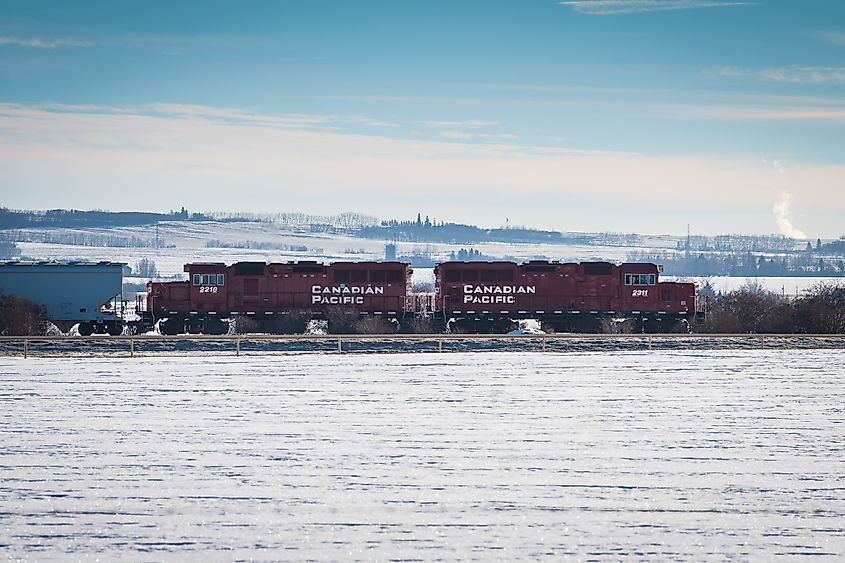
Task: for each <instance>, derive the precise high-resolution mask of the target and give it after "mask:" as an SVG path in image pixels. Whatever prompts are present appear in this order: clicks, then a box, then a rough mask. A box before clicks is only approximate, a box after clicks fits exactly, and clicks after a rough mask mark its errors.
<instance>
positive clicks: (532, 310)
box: [434, 261, 696, 332]
mask: <svg viewBox="0 0 845 563" xmlns="http://www.w3.org/2000/svg"><path fill="white" fill-rule="evenodd" d="M434 272H435V274H434V275H435V287H436V289H437V293H436V299H435V308H436V309H437V310H438V311H439V312H441V314H442V316H443V317H444V318H447V319H453V320H454V322H456V323H457V325H458V326H462V325H463V326H464V327H466V330H471V331H473V332H475V331H479V330H483V331H484V332H501V331H503V330H506V329H507V328H508V327H509V326H511V325H512V322H513V320H515V319H528V318H532V319H538V320H540V321H542V322H543V324H545V325H546V326H549V327H550V328H553V329H554V330H557V331H578V332H595V331H596V330H598V328H599V322H600V320H602V319H606V318H608V319H613V318H626V319H630V320H632V321H633V322H634V324H635V327H634V330H636V331H640V330H646V331H648V332H662V331H666V330H676V329H678V328H679V327H677V326H676V324H677V323H679V322H680V323H682V324H683V323H686V322H687V321H689V320H691V319H692V318H693V317H695V315H696V295H695V284H692V283H675V282H660V281H659V276H660V268H658V266H656V265H654V264H622V265H620V266H616V265H614V264H611V263H610V262H582V263H580V264H576V263H558V262H547V261H531V262H527V263H525V264H515V263H513V262H446V263H443V264H440V265H438V266H437V267H436V268H435V269H434Z"/></svg>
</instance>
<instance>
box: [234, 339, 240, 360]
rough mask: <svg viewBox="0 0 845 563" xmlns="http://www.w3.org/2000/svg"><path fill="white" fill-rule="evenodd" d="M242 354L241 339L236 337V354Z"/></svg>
mask: <svg viewBox="0 0 845 563" xmlns="http://www.w3.org/2000/svg"><path fill="white" fill-rule="evenodd" d="M240 355H241V339H240V338H235V356H240Z"/></svg>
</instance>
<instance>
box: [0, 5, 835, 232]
mask: <svg viewBox="0 0 845 563" xmlns="http://www.w3.org/2000/svg"><path fill="white" fill-rule="evenodd" d="M844 93H845V4H843V3H840V2H837V1H833V0H829V1H828V0H824V1H823V0H804V1H802V2H790V1H785V0H758V1H749V2H740V1H736V2H733V1H716V0H713V1H708V0H604V1H577V2H560V1H545V0H521V1H516V0H514V1H485V2H457V1H449V2H447V1H443V2H438V1H428V2H400V1H361V2H353V1H350V0H345V1H331V0H329V1H323V2H313V1H293V0H288V1H278V2H238V3H234V2H143V3H132V4H129V3H116V2H73V3H71V2H37V1H34V2H19V3H10V2H5V3H3V4H2V5H0V149H2V150H0V169H2V170H3V171H4V174H3V177H2V178H0V181H2V185H3V194H4V197H3V199H4V200H5V201H4V202H3V205H6V206H9V207H15V208H42V209H43V208H51V207H77V208H92V207H97V208H106V209H134V208H147V209H164V210H166V209H171V208H178V207H180V206H182V205H184V206H186V207H188V208H189V209H196V210H232V209H238V210H244V211H267V212H273V211H306V212H312V213H335V212H340V211H346V210H352V211H358V212H362V213H367V214H372V215H376V216H380V217H392V216H399V217H415V216H416V213H417V212H418V211H421V212H422V213H423V214H424V215H425V214H428V215H431V216H432V217H437V218H442V219H445V220H453V221H460V222H475V223H479V224H483V225H490V226H497V225H501V224H504V223H505V220H506V218H507V220H508V221H509V222H510V224H525V225H533V226H540V227H548V228H554V229H561V230H610V231H639V232H684V231H685V230H686V225H687V224H688V223H689V224H691V225H692V228H693V230H694V231H696V232H704V233H719V232H758V233H769V232H782V233H784V234H789V235H794V236H800V235H801V234H805V235H806V236H809V237H816V236H821V237H834V236H839V235H841V234H845V226H843V224H842V220H841V216H842V212H843V210H845V193H843V191H845V190H843V188H845V151H843V149H842V147H843V146H845V135H843V132H845V97H843V94H844Z"/></svg>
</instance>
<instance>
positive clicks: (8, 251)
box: [0, 234, 21, 260]
mask: <svg viewBox="0 0 845 563" xmlns="http://www.w3.org/2000/svg"><path fill="white" fill-rule="evenodd" d="M20 255H21V249H20V248H18V245H17V244H15V242H14V240H12V239H11V238H10V237H9V235H8V234H3V235H0V260H9V259H10V258H18V257H19V256H20Z"/></svg>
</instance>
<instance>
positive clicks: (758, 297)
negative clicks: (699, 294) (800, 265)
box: [700, 283, 845, 334]
mask: <svg viewBox="0 0 845 563" xmlns="http://www.w3.org/2000/svg"><path fill="white" fill-rule="evenodd" d="M700 330H701V331H702V332H710V333H729V334H731V333H737V334H738V333H771V334H845V286H842V285H834V284H829V283H820V284H817V285H815V286H814V287H812V288H810V289H809V290H808V291H807V292H806V293H805V294H804V295H803V296H801V297H798V298H795V299H790V298H787V297H784V296H781V295H778V294H776V293H772V292H770V291H766V290H763V289H762V287H761V286H759V285H757V284H753V283H751V284H746V285H745V286H744V287H742V288H740V289H739V290H737V291H731V292H730V293H726V294H722V295H717V296H711V297H709V298H708V311H707V316H706V318H705V321H704V325H703V327H702V328H701V329H700Z"/></svg>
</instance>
